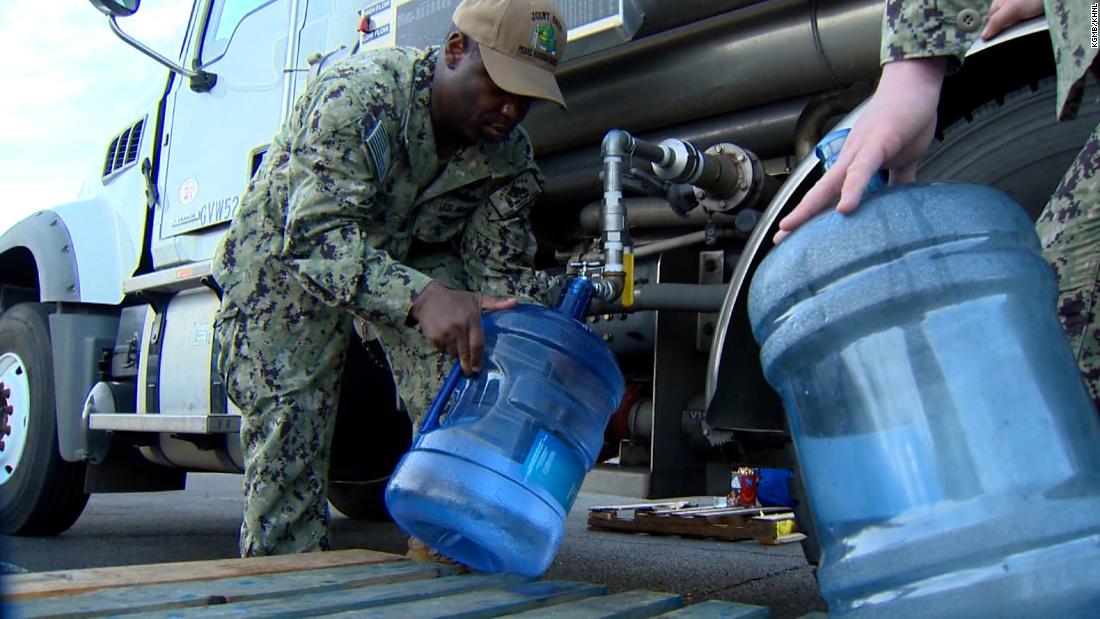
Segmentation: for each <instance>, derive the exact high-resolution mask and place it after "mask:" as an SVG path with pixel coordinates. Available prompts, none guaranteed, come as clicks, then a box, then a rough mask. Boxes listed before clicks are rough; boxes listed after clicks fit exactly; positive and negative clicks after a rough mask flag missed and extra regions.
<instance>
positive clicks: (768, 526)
mask: <svg viewBox="0 0 1100 619" xmlns="http://www.w3.org/2000/svg"><path fill="white" fill-rule="evenodd" d="M588 528H589V529H598V530H604V531H621V532H629V533H650V534H653V535H679V536H682V537H705V538H713V539H721V540H730V541H737V540H747V539H755V540H756V541H758V542H760V543H761V544H769V545H770V544H785V543H789V542H797V541H801V540H803V539H806V536H805V535H804V534H802V533H799V532H798V529H797V526H796V524H795V519H794V513H792V512H791V511H790V510H789V509H787V508H785V507H706V506H702V507H700V506H697V505H695V504H693V503H691V502H688V501H670V502H665V503H637V504H633V505H602V506H596V507H592V508H590V509H589V510H588Z"/></svg>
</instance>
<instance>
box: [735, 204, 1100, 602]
mask: <svg viewBox="0 0 1100 619" xmlns="http://www.w3.org/2000/svg"><path fill="white" fill-rule="evenodd" d="M1056 294H1057V290H1056V286H1055V281H1054V276H1053V272H1052V269H1051V267H1050V266H1049V265H1048V264H1047V263H1046V261H1045V260H1044V259H1043V257H1042V256H1041V255H1040V252H1039V243H1038V238H1037V237H1036V235H1035V232H1034V228H1033V225H1032V222H1031V220H1030V219H1029V218H1028V216H1027V215H1026V214H1025V213H1024V211H1023V209H1021V208H1020V207H1019V206H1018V205H1017V204H1015V203H1014V202H1013V201H1012V200H1011V199H1010V198H1008V197H1007V196H1005V195H1004V194H1002V193H1000V192H998V191H996V190H993V189H991V188H987V187H979V186H974V185H964V184H954V183H940V184H931V185H911V186H905V187H901V188H897V189H886V190H883V191H881V192H879V193H877V194H875V195H873V196H871V197H869V198H866V199H865V202H864V204H863V205H861V206H860V208H859V209H858V210H857V211H856V212H854V213H853V214H851V215H847V216H843V215H840V214H839V213H836V212H830V213H827V214H825V215H823V216H820V217H818V218H817V219H815V220H813V221H811V222H809V223H808V224H806V225H805V227H804V228H802V229H800V230H798V231H797V232H795V233H794V234H792V235H791V236H790V237H789V238H788V239H787V240H785V241H784V242H783V243H782V244H780V245H779V246H778V247H776V248H775V249H774V250H773V251H772V252H770V253H769V254H768V256H767V257H766V259H765V260H764V262H763V263H762V264H761V266H760V268H759V269H758V270H757V273H756V275H755V277H754V279H753V282H752V285H751V289H750V295H749V317H750V321H751V323H752V328H753V333H754V335H755V336H756V339H757V341H759V342H760V343H761V362H762V364H763V367H764V373H765V376H766V377H767V379H768V382H769V383H771V385H772V386H773V387H775V388H776V390H777V391H778V392H779V394H780V396H781V398H782V400H783V406H784V408H785V409H786V412H787V418H788V422H789V425H790V431H791V437H792V439H793V441H794V444H795V448H796V451H797V454H798V460H799V463H800V466H801V473H802V476H803V480H804V482H805V487H806V491H807V494H808V495H809V496H808V498H809V503H810V509H811V512H812V513H813V516H814V519H815V521H816V525H817V526H816V530H817V533H818V535H819V538H820V539H819V541H820V544H821V547H822V558H821V563H820V566H819V569H818V580H819V584H820V586H821V591H822V595H823V597H824V598H825V600H826V602H828V604H829V610H830V616H854V617H891V618H894V617H921V618H927V617H1020V616H1037V615H1043V616H1049V617H1085V616H1096V613H1097V612H1098V609H1100V421H1098V417H1097V414H1096V411H1095V410H1094V409H1093V406H1092V403H1091V400H1090V398H1089V396H1088V394H1087V392H1086V390H1085V386H1084V383H1083V381H1082V377H1081V374H1080V371H1079V370H1078V368H1077V364H1076V362H1075V360H1074V357H1073V355H1072V353H1071V351H1070V347H1069V345H1068V343H1067V340H1066V337H1065V335H1064V334H1063V332H1062V329H1061V326H1060V325H1059V323H1058V319H1057V316H1056V314H1055V298H1056Z"/></svg>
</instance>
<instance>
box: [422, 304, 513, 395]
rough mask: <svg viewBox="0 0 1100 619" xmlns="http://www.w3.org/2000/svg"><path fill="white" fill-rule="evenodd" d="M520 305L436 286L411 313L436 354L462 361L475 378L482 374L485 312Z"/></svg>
mask: <svg viewBox="0 0 1100 619" xmlns="http://www.w3.org/2000/svg"><path fill="white" fill-rule="evenodd" d="M517 302H518V301H516V300H515V299H500V298H497V297H490V296H489V295H485V294H481V293H480V292H462V291H457V290H451V289H450V288H447V287H446V286H444V285H443V284H440V283H438V282H432V283H430V284H428V285H427V286H426V287H425V288H424V290H421V291H420V294H419V295H417V297H416V300H415V301H413V305H412V310H410V312H409V313H410V314H411V315H412V317H413V318H415V319H416V321H417V322H419V323H420V330H421V331H423V332H424V335H425V336H427V338H428V341H430V342H431V343H432V345H433V346H435V348H436V350H438V351H439V352H446V353H447V354H449V355H451V356H454V357H458V361H459V363H460V364H462V372H463V373H464V374H466V376H471V375H473V374H475V373H477V372H479V371H481V352H482V349H483V348H484V347H485V333H484V332H483V331H482V330H481V312H482V311H483V310H500V309H510V308H513V307H515V306H516V303H517Z"/></svg>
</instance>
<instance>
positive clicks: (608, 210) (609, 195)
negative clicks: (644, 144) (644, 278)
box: [598, 130, 634, 300]
mask: <svg viewBox="0 0 1100 619" xmlns="http://www.w3.org/2000/svg"><path fill="white" fill-rule="evenodd" d="M633 149H634V140H633V138H631V137H630V134H628V133H626V132H625V131H617V130H612V131H609V132H608V133H607V136H606V137H604V140H603V217H602V218H601V224H600V232H602V233H603V250H604V264H603V268H604V273H607V274H611V273H624V269H625V267H624V266H623V254H624V253H625V252H626V238H625V235H626V230H627V225H628V224H627V221H626V209H625V208H624V207H623V202H622V198H623V174H624V173H625V170H624V169H623V166H624V163H625V158H626V157H628V156H629V155H630V153H631V152H632V151H633ZM612 283H613V282H612ZM621 291H622V288H619V289H618V290H614V289H613V290H607V289H606V288H599V289H598V296H599V297H600V298H602V299H604V300H610V299H612V298H615V297H618V295H619V292H621Z"/></svg>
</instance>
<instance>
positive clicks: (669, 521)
mask: <svg viewBox="0 0 1100 619" xmlns="http://www.w3.org/2000/svg"><path fill="white" fill-rule="evenodd" d="M597 516H598V515H597V514H592V515H590V516H589V517H588V527H589V528H590V529H603V530H608V531H626V532H630V533H650V534H655V535H680V536H683V537H709V538H715V539H722V540H730V541H737V540H745V539H770V540H774V539H775V537H776V534H775V525H774V524H773V523H768V522H754V521H752V519H741V520H740V521H726V522H713V521H708V520H707V519H703V518H698V519H695V518H676V517H662V516H643V515H639V517H637V518H634V519H630V520H628V519H619V518H601V517H597Z"/></svg>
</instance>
